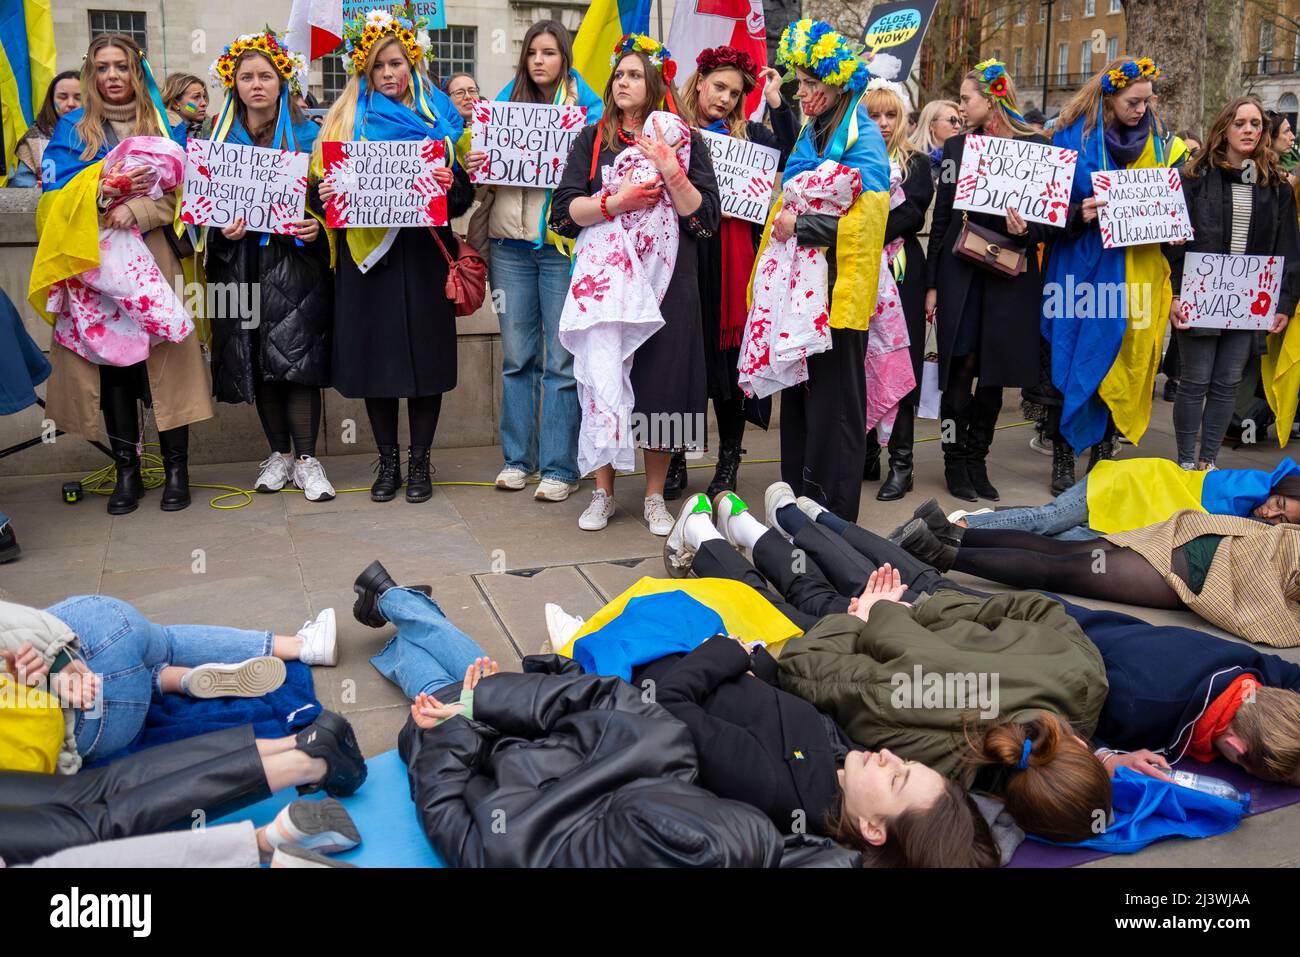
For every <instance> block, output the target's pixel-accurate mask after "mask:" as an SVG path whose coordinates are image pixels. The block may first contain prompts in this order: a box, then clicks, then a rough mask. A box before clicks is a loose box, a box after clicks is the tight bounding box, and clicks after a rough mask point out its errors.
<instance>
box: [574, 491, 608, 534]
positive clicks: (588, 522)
mask: <svg viewBox="0 0 1300 957" xmlns="http://www.w3.org/2000/svg"><path fill="white" fill-rule="evenodd" d="M613 514H614V496H612V495H610V494H609V493H608V492H606V491H604V490H603V489H596V491H594V492H592V493H591V504H590V505H588V506H587V508H586V510H585V511H583V513H582V514H581V515H579V516H578V527H579V528H580V529H582V530H583V531H584V532H598V531H600V530H601V529H602V528H604V527H605V526H606V525H608V524H609V519H610V517H611V516H612V515H613Z"/></svg>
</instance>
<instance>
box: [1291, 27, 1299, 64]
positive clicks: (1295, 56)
mask: <svg viewBox="0 0 1300 957" xmlns="http://www.w3.org/2000/svg"><path fill="white" fill-rule="evenodd" d="M1291 72H1292V73H1300V30H1297V31H1296V34H1295V37H1294V38H1293V39H1292V41H1291Z"/></svg>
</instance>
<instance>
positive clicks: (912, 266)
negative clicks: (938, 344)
mask: <svg viewBox="0 0 1300 957" xmlns="http://www.w3.org/2000/svg"><path fill="white" fill-rule="evenodd" d="M930 166H931V163H930V154H928V153H917V154H915V155H914V156H913V157H912V159H911V161H910V162H909V163H908V164H907V170H906V173H907V178H906V179H904V180H903V202H901V203H899V204H898V205H897V206H895V207H894V208H893V209H891V210H890V211H889V218H888V219H887V220H885V244H886V245H888V244H889V243H891V242H893V241H894V240H895V239H899V238H900V237H901V238H902V240H903V248H902V249H901V250H900V251H899V255H900V256H903V257H904V268H903V278H902V279H901V280H900V281H899V283H898V296H899V299H900V300H901V301H902V304H903V316H904V317H905V318H906V319H907V337H908V340H909V341H908V350H909V352H910V353H911V355H912V374H913V375H914V376H916V388H915V389H913V390H912V391H911V392H909V393H908V394H907V395H906V396H904V397H903V399H902V403H903V404H905V405H916V404H917V403H918V402H919V401H920V400H921V371H922V365H923V364H924V362H925V289H926V275H925V250H924V248H923V247H922V246H921V241H920V240H919V239H917V238H916V234H917V233H918V232H919V231H920V229H921V227H923V226H924V225H925V213H926V210H928V209H929V208H930V203H931V201H932V200H933V199H934V177H933V176H931V175H930Z"/></svg>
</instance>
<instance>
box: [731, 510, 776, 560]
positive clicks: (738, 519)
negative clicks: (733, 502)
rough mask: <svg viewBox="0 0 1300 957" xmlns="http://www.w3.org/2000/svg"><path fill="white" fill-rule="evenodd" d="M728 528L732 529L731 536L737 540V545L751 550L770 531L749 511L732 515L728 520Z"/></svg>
mask: <svg viewBox="0 0 1300 957" xmlns="http://www.w3.org/2000/svg"><path fill="white" fill-rule="evenodd" d="M727 528H728V529H729V530H730V531H731V537H732V538H734V539H735V540H736V545H737V547H739V548H748V549H750V550H751V551H753V548H754V545H755V544H756V543H757V542H758V540H759V539H760V538H762V537H763V536H764V535H765V534H766V533H767V531H768V528H767V526H766V525H764V524H763V523H762V522H760V521H759V520H758V519H756V518H755V517H754V516H753V515H752V514H751V513H749V512H741V513H740V514H739V515H733V516H731V518H730V520H728V522H727Z"/></svg>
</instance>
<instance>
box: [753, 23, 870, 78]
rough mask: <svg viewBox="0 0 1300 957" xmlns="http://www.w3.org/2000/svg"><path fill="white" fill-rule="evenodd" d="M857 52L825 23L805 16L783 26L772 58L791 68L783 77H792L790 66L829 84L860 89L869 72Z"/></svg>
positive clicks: (859, 52)
mask: <svg viewBox="0 0 1300 957" xmlns="http://www.w3.org/2000/svg"><path fill="white" fill-rule="evenodd" d="M861 52H862V51H861V50H856V49H854V48H853V47H852V46H851V45H850V44H849V41H848V40H846V39H845V38H844V36H843V35H842V34H839V33H836V32H835V30H833V29H832V28H831V25H830V24H829V23H825V22H823V21H821V20H810V19H808V18H806V17H805V18H804V19H802V20H798V21H796V22H794V23H792V24H790V25H789V26H788V27H786V28H785V32H784V33H782V34H781V43H780V45H779V46H778V47H777V54H776V58H777V62H778V63H784V64H786V65H788V66H790V67H791V70H790V72H789V73H788V74H787V75H786V78H787V79H790V78H792V76H793V73H794V70H793V68H794V67H796V66H797V67H802V68H803V69H805V70H807V71H808V72H809V73H812V74H813V75H814V76H816V77H817V79H819V80H821V81H822V82H823V83H826V84H829V85H830V86H840V87H845V88H847V89H850V90H862V89H864V88H865V87H866V85H867V81H868V80H870V79H871V72H870V70H868V68H867V61H866V60H864V59H862V57H861V56H860V54H861Z"/></svg>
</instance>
